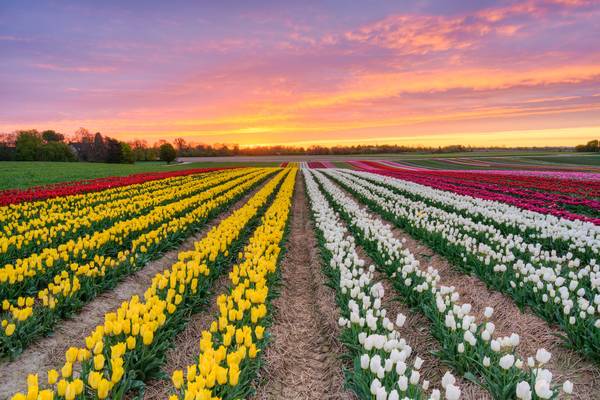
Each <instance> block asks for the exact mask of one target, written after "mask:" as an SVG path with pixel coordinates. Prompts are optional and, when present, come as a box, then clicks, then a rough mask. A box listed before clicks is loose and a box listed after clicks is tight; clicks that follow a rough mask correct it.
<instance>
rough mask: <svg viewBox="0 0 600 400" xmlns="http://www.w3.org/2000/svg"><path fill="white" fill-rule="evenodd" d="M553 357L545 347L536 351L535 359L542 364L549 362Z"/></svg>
mask: <svg viewBox="0 0 600 400" xmlns="http://www.w3.org/2000/svg"><path fill="white" fill-rule="evenodd" d="M551 357H552V354H551V353H550V352H549V351H547V350H546V349H544V348H542V349H538V351H537V353H535V359H536V360H537V362H538V363H540V365H544V364H547V363H548V361H550V358H551Z"/></svg>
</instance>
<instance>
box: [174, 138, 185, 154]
mask: <svg viewBox="0 0 600 400" xmlns="http://www.w3.org/2000/svg"><path fill="white" fill-rule="evenodd" d="M175 147H176V148H177V152H178V153H179V155H180V156H181V154H182V153H183V152H184V151H185V150H187V143H186V142H185V139H184V138H177V139H175Z"/></svg>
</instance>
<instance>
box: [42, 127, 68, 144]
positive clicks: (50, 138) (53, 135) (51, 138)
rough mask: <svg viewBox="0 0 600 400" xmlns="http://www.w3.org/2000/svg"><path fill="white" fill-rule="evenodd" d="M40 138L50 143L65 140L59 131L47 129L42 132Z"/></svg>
mask: <svg viewBox="0 0 600 400" xmlns="http://www.w3.org/2000/svg"><path fill="white" fill-rule="evenodd" d="M42 139H44V141H45V142H46V143H50V142H62V141H64V140H65V136H64V135H63V134H61V133H58V132H56V131H53V130H47V131H44V132H42Z"/></svg>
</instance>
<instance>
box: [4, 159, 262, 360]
mask: <svg viewBox="0 0 600 400" xmlns="http://www.w3.org/2000/svg"><path fill="white" fill-rule="evenodd" d="M270 173H271V172H270V171H268V170H267V171H264V172H263V173H261V174H257V175H255V176H254V177H253V178H251V179H249V180H246V181H244V182H241V183H239V184H238V185H236V186H234V187H233V188H232V189H230V190H228V191H225V192H223V193H220V194H218V195H216V196H215V197H213V198H210V199H208V200H207V201H205V202H202V203H200V204H199V205H198V206H197V207H196V208H195V209H193V210H190V211H189V212H188V213H186V214H185V215H183V216H181V217H178V218H174V219H170V220H168V221H165V222H164V223H163V224H161V225H160V226H158V227H157V228H156V229H154V230H151V231H149V232H146V233H144V234H142V235H140V236H139V237H137V238H136V239H134V240H133V241H132V243H131V247H130V248H129V249H127V250H124V251H120V252H119V253H118V254H117V256H114V257H112V256H104V255H103V256H96V257H94V259H93V260H91V261H89V262H82V263H72V264H70V266H69V268H68V269H66V270H62V271H60V272H58V273H57V274H56V275H55V276H54V278H53V279H51V282H50V283H49V284H48V285H47V286H46V287H44V288H42V289H41V290H39V291H38V292H37V294H36V295H34V296H29V297H20V298H19V299H18V300H17V302H16V304H12V303H11V302H9V301H8V300H6V302H5V305H8V307H7V310H6V311H7V312H8V316H7V318H6V319H4V320H3V322H2V323H3V327H4V330H3V331H0V354H10V355H11V356H13V357H14V356H15V355H16V354H18V353H19V352H20V351H21V350H22V349H23V348H24V347H25V346H26V345H27V344H28V343H30V342H31V341H32V340H34V339H35V338H37V337H39V336H41V335H43V334H46V333H48V332H50V331H51V330H52V327H53V326H54V325H55V324H56V323H57V322H58V321H60V320H61V319H62V318H64V317H65V316H68V315H72V314H73V313H74V312H76V311H77V310H79V309H80V308H81V307H82V305H83V304H85V303H86V302H89V301H90V300H92V299H93V298H95V297H96V296H97V295H98V294H100V293H102V292H103V291H105V290H106V289H108V288H111V287H114V286H115V285H116V284H117V283H118V281H120V280H121V279H123V278H124V277H126V276H128V275H130V274H132V273H134V272H135V271H137V270H139V269H141V268H143V267H144V266H145V264H146V263H147V262H148V261H149V260H151V259H153V258H156V257H158V256H159V255H160V254H161V253H162V252H163V251H165V250H166V249H168V248H173V247H175V246H176V245H177V244H179V243H180V242H181V241H182V240H183V239H184V238H185V237H187V236H189V235H190V234H191V233H193V232H194V231H196V230H198V229H199V228H200V227H202V225H203V224H204V223H206V222H207V221H208V220H209V219H210V218H212V217H213V216H215V215H217V214H218V213H219V212H220V211H222V210H223V209H225V208H226V207H227V206H228V205H230V204H232V203H233V202H234V201H235V200H236V199H238V198H239V197H240V196H242V195H243V194H244V193H245V192H246V191H247V190H249V189H250V188H252V187H254V186H255V185H257V184H258V183H260V182H261V181H262V180H264V179H265V178H266V177H267V176H268V175H269V174H270ZM4 321H6V322H4Z"/></svg>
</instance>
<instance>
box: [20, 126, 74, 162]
mask: <svg viewBox="0 0 600 400" xmlns="http://www.w3.org/2000/svg"><path fill="white" fill-rule="evenodd" d="M62 138H63V136H62V135H61V134H60V133H56V132H54V131H45V132H44V133H41V134H40V133H39V132H38V131H36V130H30V131H20V132H18V133H17V140H16V143H15V154H16V157H15V158H16V159H17V160H19V161H75V160H76V157H75V154H73V151H72V150H71V148H70V147H69V145H67V144H66V143H64V142H62V140H61V139H62Z"/></svg>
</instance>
